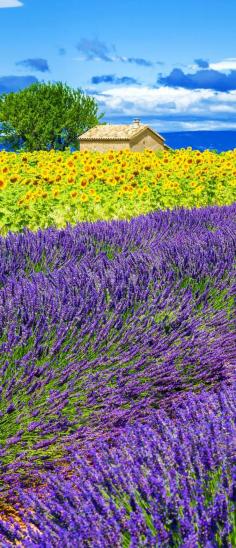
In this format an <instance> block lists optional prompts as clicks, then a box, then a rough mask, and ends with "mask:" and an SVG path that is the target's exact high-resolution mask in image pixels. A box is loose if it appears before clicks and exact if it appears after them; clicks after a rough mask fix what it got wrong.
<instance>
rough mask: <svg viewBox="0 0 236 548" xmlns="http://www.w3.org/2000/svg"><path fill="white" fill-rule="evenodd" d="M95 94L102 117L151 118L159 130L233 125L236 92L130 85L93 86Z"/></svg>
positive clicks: (234, 124) (235, 115)
mask: <svg viewBox="0 0 236 548" xmlns="http://www.w3.org/2000/svg"><path fill="white" fill-rule="evenodd" d="M89 93H90V94H91V95H93V90H92V89H90V90H89ZM95 95H96V100H97V102H98V104H99V106H100V108H101V110H102V111H103V112H105V113H106V116H109V117H112V116H118V115H119V116H121V117H124V116H132V117H133V116H134V117H135V116H139V117H140V118H141V119H142V118H143V117H144V118H145V117H149V118H151V119H153V118H155V120H156V124H158V127H159V130H160V131H167V130H169V131H176V130H178V129H179V130H181V129H183V128H184V127H186V128H187V127H188V128H190V127H191V128H192V129H199V128H200V127H201V128H203V129H208V128H210V127H212V128H213V127H214V129H217V127H219V128H225V129H226V128H229V127H230V128H232V129H233V128H234V127H236V91H230V92H228V93H226V92H215V91H214V90H209V89H201V90H198V89H196V90H192V89H185V88H173V87H167V86H160V87H149V86H133V85H131V86H116V87H110V88H109V89H106V90H104V91H101V92H98V91H97V89H96V90H95Z"/></svg>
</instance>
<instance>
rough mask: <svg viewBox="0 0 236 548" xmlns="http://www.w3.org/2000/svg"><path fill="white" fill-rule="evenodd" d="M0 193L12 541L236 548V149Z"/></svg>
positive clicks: (52, 158)
mask: <svg viewBox="0 0 236 548" xmlns="http://www.w3.org/2000/svg"><path fill="white" fill-rule="evenodd" d="M0 187H1V190H0V213H1V215H0V227H1V234H2V236H1V238H0V378H1V383H0V495H1V498H0V545H1V546H4V548H5V547H10V546H25V547H34V546H42V547H45V548H49V547H51V546H53V547H55V548H56V547H61V548H62V547H63V548H64V547H68V548H69V547H71V546H73V547H74V546H75V547H89V548H90V547H91V548H97V547H98V548H103V547H108V548H109V547H111V546H113V547H115V548H120V547H122V548H129V547H130V548H136V547H144V546H148V547H149V546H153V547H160V548H162V547H169V546H170V547H176V548H177V547H185V548H195V547H196V548H199V547H200V548H204V547H209V548H211V547H218V546H219V547H222V548H223V547H226V546H227V547H228V546H229V547H234V546H235V545H236V518H235V515H236V506H235V504H236V459H235V439H236V409H235V395H236V394H235V389H236V384H235V382H236V378H235V362H236V330H235V325H236V324H235V320H236V314H235V312H236V300H235V295H236V279H235V269H236V260H235V259H236V203H235V202H236V199H235V196H236V150H235V151H229V152H225V153H221V154H216V153H211V152H209V151H205V152H204V153H200V152H198V151H192V150H184V149H182V150H180V151H177V152H165V153H160V154H159V155H155V154H154V153H151V152H148V151H147V152H145V153H139V154H135V153H129V152H122V153H114V152H110V153H108V154H102V155H101V154H100V155H99V154H98V153H93V154H91V153H89V154H88V153H73V154H70V153H69V152H68V153H67V152H65V153H55V152H54V153H52V152H46V153H45V152H39V153H32V154H25V153H22V154H13V153H4V152H3V153H0ZM78 221H84V222H82V223H80V222H78ZM90 221H94V222H90ZM68 223H70V224H68ZM25 227H27V228H28V229H30V230H25ZM38 229H39V230H38Z"/></svg>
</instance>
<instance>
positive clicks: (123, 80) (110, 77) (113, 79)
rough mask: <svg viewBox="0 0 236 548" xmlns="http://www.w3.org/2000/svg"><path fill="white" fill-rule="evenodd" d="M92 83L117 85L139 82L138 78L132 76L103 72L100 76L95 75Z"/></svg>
mask: <svg viewBox="0 0 236 548" xmlns="http://www.w3.org/2000/svg"><path fill="white" fill-rule="evenodd" d="M91 83H92V84H95V85H97V84H116V85H120V84H121V85H122V84H123V85H125V84H126V85H131V84H138V81H137V80H136V78H132V77H131V76H121V77H119V76H115V74H101V75H100V76H93V77H92V78H91Z"/></svg>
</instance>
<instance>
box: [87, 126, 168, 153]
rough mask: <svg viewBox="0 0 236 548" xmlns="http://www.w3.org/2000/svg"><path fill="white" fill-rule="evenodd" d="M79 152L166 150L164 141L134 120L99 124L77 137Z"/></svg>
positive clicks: (151, 130)
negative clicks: (123, 122)
mask: <svg viewBox="0 0 236 548" xmlns="http://www.w3.org/2000/svg"><path fill="white" fill-rule="evenodd" d="M79 143H80V150H81V151H83V150H91V151H95V150H96V151H98V152H106V151H107V150H124V149H129V150H133V151H135V152H136V151H142V150H144V149H145V148H148V149H150V150H167V149H169V148H170V147H168V145H166V144H165V139H164V137H162V136H161V135H159V133H156V131H154V130H153V129H151V128H150V127H148V126H146V125H144V124H141V123H140V120H138V119H135V120H134V121H133V122H132V123H131V124H120V125H118V124H104V125H103V124H99V125H97V126H95V127H93V128H91V129H89V130H88V131H86V132H85V133H83V134H82V135H80V136H79Z"/></svg>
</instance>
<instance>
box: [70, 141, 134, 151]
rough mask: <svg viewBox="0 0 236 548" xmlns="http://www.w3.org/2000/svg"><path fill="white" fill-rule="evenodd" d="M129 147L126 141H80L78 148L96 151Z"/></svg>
mask: <svg viewBox="0 0 236 548" xmlns="http://www.w3.org/2000/svg"><path fill="white" fill-rule="evenodd" d="M125 149H130V144H129V142H128V141H113V140H110V141H81V142H80V150H81V151H83V150H91V151H97V152H107V151H108V150H125Z"/></svg>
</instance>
